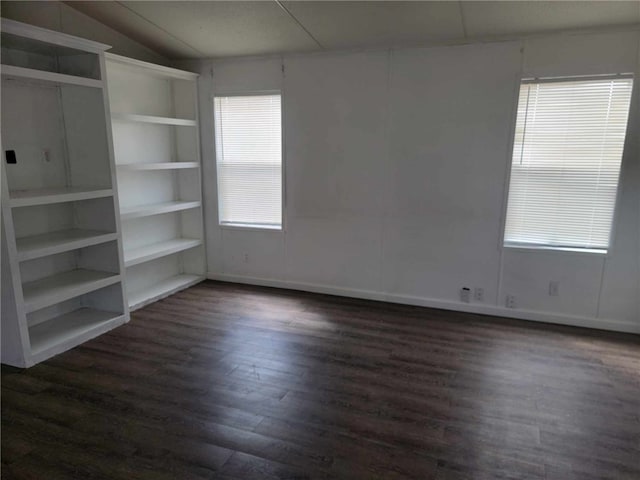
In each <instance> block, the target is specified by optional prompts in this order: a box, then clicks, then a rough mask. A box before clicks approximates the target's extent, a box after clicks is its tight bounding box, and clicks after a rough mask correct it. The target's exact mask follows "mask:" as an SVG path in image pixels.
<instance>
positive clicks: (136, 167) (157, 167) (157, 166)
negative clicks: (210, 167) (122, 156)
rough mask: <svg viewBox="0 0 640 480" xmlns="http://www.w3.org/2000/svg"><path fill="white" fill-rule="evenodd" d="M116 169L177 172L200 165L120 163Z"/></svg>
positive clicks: (192, 163) (182, 163) (193, 163)
mask: <svg viewBox="0 0 640 480" xmlns="http://www.w3.org/2000/svg"><path fill="white" fill-rule="evenodd" d="M116 167H117V168H118V169H121V170H179V169H183V168H199V167H200V164H199V163H198V162H158V163H121V164H119V165H116Z"/></svg>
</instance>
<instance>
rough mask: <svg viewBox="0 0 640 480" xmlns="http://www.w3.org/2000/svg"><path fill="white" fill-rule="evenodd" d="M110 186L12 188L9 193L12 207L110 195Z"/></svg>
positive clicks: (111, 191)
mask: <svg viewBox="0 0 640 480" xmlns="http://www.w3.org/2000/svg"><path fill="white" fill-rule="evenodd" d="M112 195H113V190H112V189H110V188H105V189H96V188H92V187H61V188H39V189H35V190H14V191H12V192H10V193H9V197H10V203H11V206H12V207H32V206H35V205H46V204H50V203H62V202H75V201H78V200H91V199H92V198H103V197H110V196H112Z"/></svg>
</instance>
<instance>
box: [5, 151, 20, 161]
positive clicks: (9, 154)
mask: <svg viewBox="0 0 640 480" xmlns="http://www.w3.org/2000/svg"><path fill="white" fill-rule="evenodd" d="M4 156H5V158H6V159H7V163H8V164H16V163H18V160H17V159H16V151H15V150H7V151H5V152H4Z"/></svg>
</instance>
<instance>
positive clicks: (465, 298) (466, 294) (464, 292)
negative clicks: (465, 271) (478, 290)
mask: <svg viewBox="0 0 640 480" xmlns="http://www.w3.org/2000/svg"><path fill="white" fill-rule="evenodd" d="M470 299H471V289H470V288H469V287H462V288H461V289H460V301H462V302H464V303H469V300H470Z"/></svg>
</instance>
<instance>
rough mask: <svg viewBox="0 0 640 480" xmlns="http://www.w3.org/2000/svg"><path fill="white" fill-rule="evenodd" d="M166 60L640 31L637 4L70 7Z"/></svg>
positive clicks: (259, 3)
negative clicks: (563, 33) (569, 32)
mask: <svg viewBox="0 0 640 480" xmlns="http://www.w3.org/2000/svg"><path fill="white" fill-rule="evenodd" d="M66 3H67V4H68V5H69V6H71V7H73V8H75V9H76V10H79V11H81V12H83V13H85V14H87V15H89V16H91V17H93V18H95V19H96V20H98V21H100V22H102V23H104V24H106V25H108V26H110V27H111V28H113V29H115V30H117V31H119V32H121V33H123V34H125V35H127V36H128V37H130V38H132V39H134V40H136V41H138V42H140V43H142V44H143V45H146V46H148V47H149V48H152V49H154V50H156V51H157V52H158V53H161V54H162V55H164V56H166V57H167V58H175V59H177V58H197V57H228V56H241V55H261V54H270V53H289V52H309V51H319V50H330V49H346V48H356V47H375V46H398V45H412V44H421V43H424V44H426V43H445V42H458V41H468V40H473V39H486V38H499V37H505V36H515V35H524V34H531V33H541V32H552V31H559V30H572V29H591V28H600V27H620V26H626V25H636V26H638V25H640V1H637V0H636V1H573V2H563V1H438V2H396V1H388V2H367V1H364V2H334V1H320V2H318V1H315V2H314V1H279V0H269V1H252V2H245V1H213V2H204V1H199V2H193V1H144V2H143V1H73V2H66Z"/></svg>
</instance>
